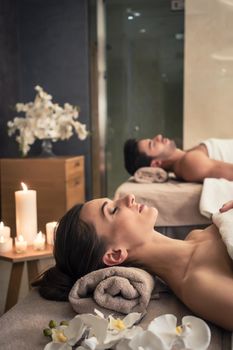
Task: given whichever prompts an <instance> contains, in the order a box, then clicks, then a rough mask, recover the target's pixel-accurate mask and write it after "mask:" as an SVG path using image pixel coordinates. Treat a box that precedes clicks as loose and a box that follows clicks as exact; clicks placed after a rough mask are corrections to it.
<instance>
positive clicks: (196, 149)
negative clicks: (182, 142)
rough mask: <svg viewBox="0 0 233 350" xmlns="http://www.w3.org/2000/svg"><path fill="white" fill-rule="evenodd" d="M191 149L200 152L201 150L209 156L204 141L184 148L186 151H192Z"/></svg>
mask: <svg viewBox="0 0 233 350" xmlns="http://www.w3.org/2000/svg"><path fill="white" fill-rule="evenodd" d="M193 151H200V152H203V153H204V154H205V155H206V156H207V157H208V156H209V155H208V150H207V147H206V145H205V144H204V143H200V144H199V145H197V146H195V147H192V148H190V149H188V150H186V153H189V152H193Z"/></svg>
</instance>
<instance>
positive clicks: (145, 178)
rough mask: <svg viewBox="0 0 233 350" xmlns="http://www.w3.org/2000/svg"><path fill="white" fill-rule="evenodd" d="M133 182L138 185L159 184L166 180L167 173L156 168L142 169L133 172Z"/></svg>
mask: <svg viewBox="0 0 233 350" xmlns="http://www.w3.org/2000/svg"><path fill="white" fill-rule="evenodd" d="M134 180H135V181H136V182H139V183H153V182H159V183H161V182H165V181H167V180H168V173H167V172H166V170H164V169H162V168H158V167H142V168H139V169H138V170H137V171H135V173H134Z"/></svg>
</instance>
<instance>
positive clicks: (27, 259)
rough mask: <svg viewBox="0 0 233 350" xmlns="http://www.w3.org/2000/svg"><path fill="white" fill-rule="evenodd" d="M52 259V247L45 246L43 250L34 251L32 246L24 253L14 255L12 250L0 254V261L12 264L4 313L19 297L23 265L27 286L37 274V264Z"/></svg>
mask: <svg viewBox="0 0 233 350" xmlns="http://www.w3.org/2000/svg"><path fill="white" fill-rule="evenodd" d="M52 257H53V246H51V245H48V244H47V245H46V247H45V249H44V250H34V249H33V247H32V246H29V247H27V251H26V252H25V253H20V254H18V253H15V252H14V250H12V251H10V252H5V253H0V260H5V261H9V262H11V263H12V266H11V274H10V279H9V284H8V290H7V297H6V304H5V312H6V311H7V310H9V309H10V308H11V307H12V306H14V305H15V304H16V303H17V301H18V297H19V290H20V285H21V281H22V276H23V268H24V264H25V263H26V264H27V271H28V285H29V288H31V286H30V283H31V282H32V281H33V280H34V279H35V278H36V277H37V275H38V274H39V268H38V262H39V261H40V260H42V259H48V258H52Z"/></svg>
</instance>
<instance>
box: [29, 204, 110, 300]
mask: <svg viewBox="0 0 233 350" xmlns="http://www.w3.org/2000/svg"><path fill="white" fill-rule="evenodd" d="M82 206H83V205H82V204H81V205H75V206H74V207H73V208H71V209H70V210H69V211H68V212H67V213H66V214H65V215H64V216H63V217H62V219H61V220H60V222H59V224H58V226H57V229H56V234H55V243H54V258H55V262H56V265H55V266H54V267H52V268H50V269H48V270H47V271H45V273H44V274H43V275H42V277H41V278H40V279H39V280H38V281H36V282H35V283H34V286H39V293H40V295H41V296H42V297H44V298H46V299H49V300H57V301H66V300H68V295H69V292H70V290H71V288H72V287H73V285H74V283H75V282H76V281H77V279H79V278H80V277H82V276H84V275H86V274H87V273H89V272H91V271H94V270H98V269H100V268H103V267H105V265H104V263H103V261H102V258H103V255H104V253H105V251H106V245H107V243H106V242H105V240H104V239H103V238H100V237H99V236H98V235H97V233H96V230H95V228H94V226H92V225H91V224H87V223H85V222H84V221H82V220H81V219H80V211H81V209H82Z"/></svg>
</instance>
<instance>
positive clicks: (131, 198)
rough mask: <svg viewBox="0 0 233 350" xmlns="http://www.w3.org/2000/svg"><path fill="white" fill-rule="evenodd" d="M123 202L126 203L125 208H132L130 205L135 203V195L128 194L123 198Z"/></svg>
mask: <svg viewBox="0 0 233 350" xmlns="http://www.w3.org/2000/svg"><path fill="white" fill-rule="evenodd" d="M125 201H126V205H127V207H132V205H134V203H135V195H134V194H128V195H127V196H126V197H125Z"/></svg>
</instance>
